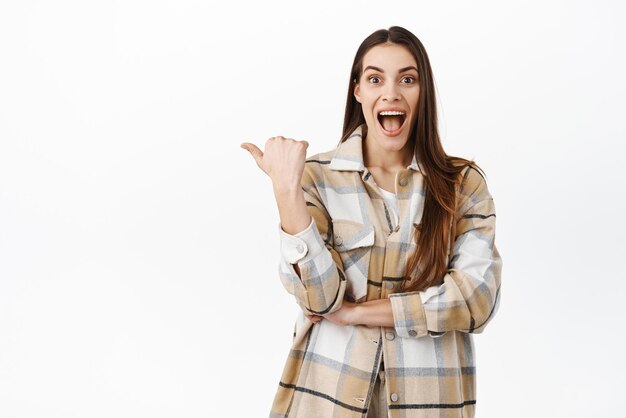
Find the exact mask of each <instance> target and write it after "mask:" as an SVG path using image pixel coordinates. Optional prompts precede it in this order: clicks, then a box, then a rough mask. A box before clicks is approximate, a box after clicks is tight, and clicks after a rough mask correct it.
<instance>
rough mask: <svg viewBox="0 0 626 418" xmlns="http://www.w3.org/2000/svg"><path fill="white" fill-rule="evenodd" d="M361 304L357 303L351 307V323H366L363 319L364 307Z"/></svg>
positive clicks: (349, 319)
mask: <svg viewBox="0 0 626 418" xmlns="http://www.w3.org/2000/svg"><path fill="white" fill-rule="evenodd" d="M360 305H361V304H359V303H355V304H354V305H353V306H352V309H350V316H349V318H348V321H349V322H350V325H364V324H363V320H362V319H363V318H362V312H363V307H362V306H360Z"/></svg>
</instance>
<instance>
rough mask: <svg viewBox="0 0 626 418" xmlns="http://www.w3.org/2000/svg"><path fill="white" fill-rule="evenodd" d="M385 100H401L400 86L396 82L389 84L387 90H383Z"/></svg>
mask: <svg viewBox="0 0 626 418" xmlns="http://www.w3.org/2000/svg"><path fill="white" fill-rule="evenodd" d="M383 100H384V101H387V102H392V101H394V100H400V93H399V92H398V86H397V85H396V84H395V83H389V84H387V86H386V88H385V91H384V92H383Z"/></svg>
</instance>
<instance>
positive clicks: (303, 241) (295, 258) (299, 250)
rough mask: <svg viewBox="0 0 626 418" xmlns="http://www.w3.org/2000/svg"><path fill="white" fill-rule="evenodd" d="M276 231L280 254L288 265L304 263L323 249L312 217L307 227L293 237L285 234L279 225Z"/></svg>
mask: <svg viewBox="0 0 626 418" xmlns="http://www.w3.org/2000/svg"><path fill="white" fill-rule="evenodd" d="M278 230H279V231H280V253H281V256H282V257H283V259H284V260H285V261H286V262H288V263H289V264H296V263H298V264H300V263H306V262H307V261H309V260H311V259H312V258H314V257H316V256H317V255H319V254H320V253H321V252H322V250H323V249H324V248H325V246H324V240H322V237H321V236H320V233H319V231H318V229H317V225H316V224H315V220H314V219H313V217H311V223H310V224H309V226H308V227H307V228H306V229H304V230H303V231H300V232H298V233H297V234H295V235H291V234H288V233H286V232H285V231H284V230H283V228H282V227H281V225H280V223H279V224H278Z"/></svg>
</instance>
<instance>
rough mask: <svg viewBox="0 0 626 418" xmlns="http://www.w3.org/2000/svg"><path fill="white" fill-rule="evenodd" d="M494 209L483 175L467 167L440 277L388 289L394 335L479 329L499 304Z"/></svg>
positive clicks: (409, 336)
mask: <svg viewBox="0 0 626 418" xmlns="http://www.w3.org/2000/svg"><path fill="white" fill-rule="evenodd" d="M495 227H496V212H495V205H494V202H493V198H492V196H491V194H490V193H489V190H488V189H487V184H486V182H485V179H484V178H483V176H482V175H481V174H480V173H479V172H478V171H477V170H476V169H474V168H472V167H470V168H468V169H467V171H466V172H465V176H464V179H463V182H462V186H461V189H460V198H459V203H458V205H457V231H456V233H457V236H456V240H455V244H454V249H453V251H452V257H451V258H450V262H449V263H448V270H447V273H446V275H445V277H444V278H443V283H442V284H441V285H437V286H431V287H429V288H427V289H425V290H423V291H416V292H407V293H393V294H391V295H389V298H390V300H391V306H392V310H393V317H394V328H395V330H396V332H397V333H398V335H399V336H402V337H407V338H419V337H422V336H425V335H430V336H432V337H437V336H441V335H443V334H444V333H445V332H447V331H451V330H457V331H462V332H467V333H476V334H477V333H481V332H482V331H483V330H484V329H485V326H486V325H487V324H488V323H489V322H490V321H491V319H492V318H493V316H494V315H495V314H496V312H497V311H498V308H499V306H500V276H501V270H502V259H501V257H500V254H499V253H498V250H497V248H496V246H495Z"/></svg>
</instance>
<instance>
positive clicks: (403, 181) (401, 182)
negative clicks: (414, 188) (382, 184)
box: [400, 177, 409, 187]
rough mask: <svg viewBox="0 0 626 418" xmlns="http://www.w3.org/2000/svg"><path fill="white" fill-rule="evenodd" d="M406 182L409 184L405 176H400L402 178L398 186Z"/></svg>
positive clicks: (404, 184)
mask: <svg viewBox="0 0 626 418" xmlns="http://www.w3.org/2000/svg"><path fill="white" fill-rule="evenodd" d="M407 184H409V181H408V180H407V179H406V177H402V178H401V179H400V186H402V187H404V186H406V185H407Z"/></svg>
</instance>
